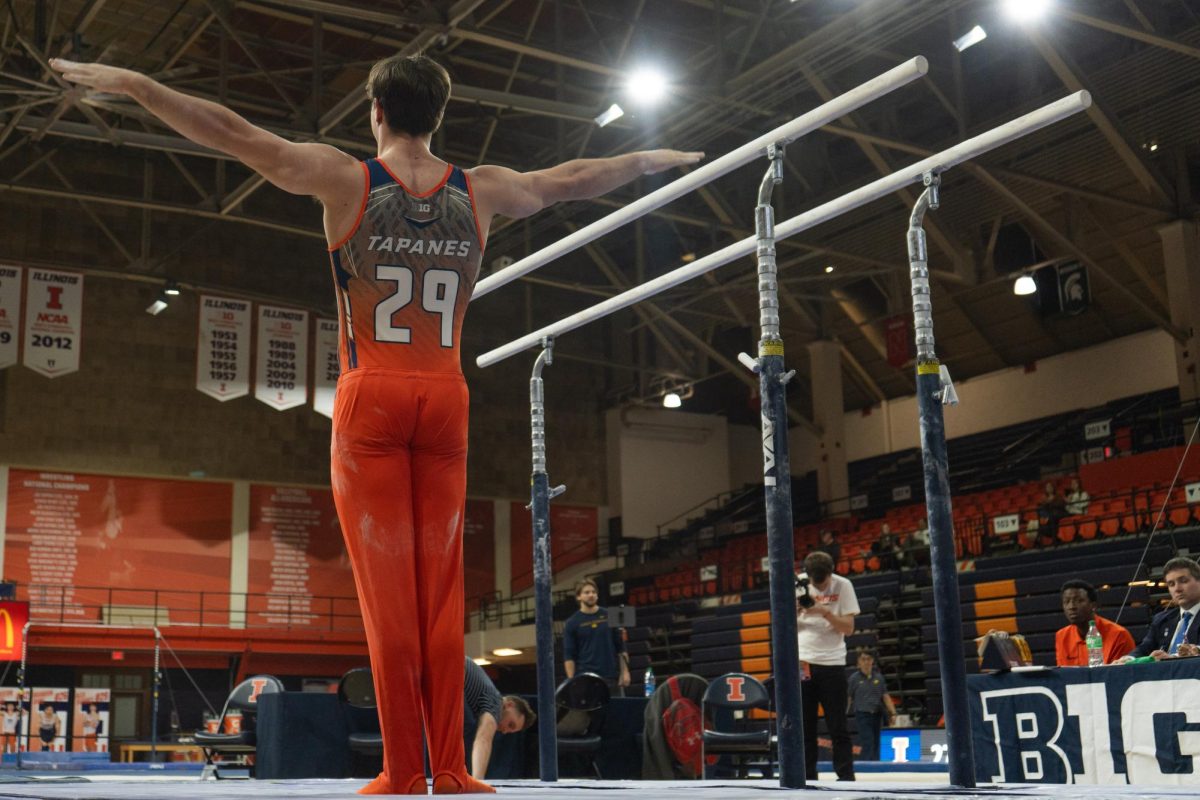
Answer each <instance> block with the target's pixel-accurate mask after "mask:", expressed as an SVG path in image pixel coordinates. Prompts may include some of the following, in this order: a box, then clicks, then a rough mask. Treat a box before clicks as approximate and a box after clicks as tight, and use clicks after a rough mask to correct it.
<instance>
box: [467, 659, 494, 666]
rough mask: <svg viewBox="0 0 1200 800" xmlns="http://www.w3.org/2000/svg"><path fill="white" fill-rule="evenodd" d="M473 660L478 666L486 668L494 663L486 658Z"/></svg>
mask: <svg viewBox="0 0 1200 800" xmlns="http://www.w3.org/2000/svg"><path fill="white" fill-rule="evenodd" d="M471 660H472V661H474V662H475V663H476V664H478V665H479V666H481V667H486V666H487V665H488V664H491V663H492V662H491V661H488V660H487V657H486V656H480V657H479V658H472V659H471Z"/></svg>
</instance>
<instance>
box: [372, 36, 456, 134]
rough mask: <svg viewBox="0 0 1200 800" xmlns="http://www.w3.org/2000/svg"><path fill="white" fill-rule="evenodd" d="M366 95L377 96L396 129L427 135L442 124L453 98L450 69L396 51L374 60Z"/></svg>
mask: <svg viewBox="0 0 1200 800" xmlns="http://www.w3.org/2000/svg"><path fill="white" fill-rule="evenodd" d="M367 96H368V97H370V98H371V99H372V100H378V101H379V105H380V107H382V108H383V118H384V121H386V122H387V126H388V128H389V129H391V131H392V132H393V133H406V134H408V135H410V136H424V135H425V134H427V133H433V132H434V131H436V130H437V129H438V126H439V125H441V124H442V115H443V114H444V113H445V111H446V102H447V101H448V100H449V99H450V73H448V72H446V69H445V68H444V67H443V66H442V65H441V64H439V63H437V62H436V61H434V60H433V59H431V58H428V57H426V56H423V55H416V56H405V55H395V56H391V57H390V58H385V59H383V60H382V61H377V62H375V66H373V67H371V74H370V75H369V76H368V77H367Z"/></svg>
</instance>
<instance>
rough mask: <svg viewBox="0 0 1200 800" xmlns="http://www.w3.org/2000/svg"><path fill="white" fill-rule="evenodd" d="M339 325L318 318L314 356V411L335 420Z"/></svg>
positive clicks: (332, 320) (332, 321)
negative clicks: (334, 402)
mask: <svg viewBox="0 0 1200 800" xmlns="http://www.w3.org/2000/svg"><path fill="white" fill-rule="evenodd" d="M340 370H341V365H340V364H339V363H338V324H337V320H335V319H321V318H320V317H318V318H317V347H316V352H315V353H314V354H313V411H316V412H317V413H318V414H324V415H325V416H327V417H329V418H330V419H332V418H333V391H334V389H336V388H337V379H338V372H339V371H340Z"/></svg>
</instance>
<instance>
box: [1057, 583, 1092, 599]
mask: <svg viewBox="0 0 1200 800" xmlns="http://www.w3.org/2000/svg"><path fill="white" fill-rule="evenodd" d="M1067 589H1083V590H1084V591H1085V592H1087V596H1088V600H1091V601H1092V602H1093V603H1099V602H1100V593H1099V592H1097V591H1096V587H1095V586H1092V585H1091V584H1090V583H1088V582H1087V581H1081V580H1079V579H1078V578H1072V579H1071V580H1069V581H1066V582H1065V583H1063V585H1062V588H1061V589H1059V590H1058V593H1059V594H1062V593H1063V592H1065V591H1066V590H1067Z"/></svg>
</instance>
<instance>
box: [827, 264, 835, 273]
mask: <svg viewBox="0 0 1200 800" xmlns="http://www.w3.org/2000/svg"><path fill="white" fill-rule="evenodd" d="M834 269H836V267H834V266H833V265H832V264H829V265H828V266H826V267H825V274H826V275H828V274H829V273H831V272H833V271H834Z"/></svg>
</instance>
